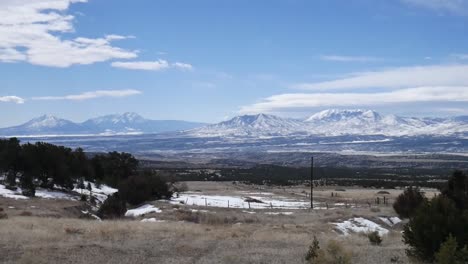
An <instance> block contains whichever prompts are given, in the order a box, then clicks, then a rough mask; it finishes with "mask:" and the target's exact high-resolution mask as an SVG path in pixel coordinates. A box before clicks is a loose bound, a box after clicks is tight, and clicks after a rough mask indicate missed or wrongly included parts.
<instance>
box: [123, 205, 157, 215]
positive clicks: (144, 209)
mask: <svg viewBox="0 0 468 264" xmlns="http://www.w3.org/2000/svg"><path fill="white" fill-rule="evenodd" d="M161 212H162V211H161V209H159V208H157V207H154V206H153V205H151V204H145V205H142V206H140V207H138V208H135V209H131V210H128V211H127V212H126V213H125V216H127V217H137V216H141V215H145V214H149V213H161Z"/></svg>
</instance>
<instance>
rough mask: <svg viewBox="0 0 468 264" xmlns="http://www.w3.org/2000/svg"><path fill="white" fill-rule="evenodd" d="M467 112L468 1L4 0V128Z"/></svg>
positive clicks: (0, 58) (0, 54)
mask: <svg viewBox="0 0 468 264" xmlns="http://www.w3.org/2000/svg"><path fill="white" fill-rule="evenodd" d="M327 108H366V109H375V110H377V111H381V112H385V113H395V114H400V115H418V116H421V115H423V116H449V115H464V114H468V0H352V1H340V0H317V1H309V0H256V1H251V0H249V1H247V0H239V1H219V0H212V1H208V0H197V1H182V0H172V1H155V0H140V1H124V0H112V1H111V0H87V1H86V0H48V1H41V0H6V1H2V2H1V3H0V111H1V112H2V113H3V114H2V115H1V116H0V126H10V125H15V124H18V123H21V122H24V121H27V120H29V119H31V118H33V117H36V116H38V115H41V114H52V115H57V116H60V117H63V118H67V119H71V120H74V121H84V120H85V119H87V118H90V117H95V116H99V115H105V114H112V113H123V112H129V111H130V112H137V113H140V114H141V115H143V116H145V117H147V118H152V119H183V120H191V121H203V122H217V121H222V120H224V119H226V118H229V117H233V116H235V115H238V114H247V113H258V112H265V113H273V114H278V115H282V116H291V117H302V116H307V115H310V114H312V113H314V112H316V111H319V110H322V109H327Z"/></svg>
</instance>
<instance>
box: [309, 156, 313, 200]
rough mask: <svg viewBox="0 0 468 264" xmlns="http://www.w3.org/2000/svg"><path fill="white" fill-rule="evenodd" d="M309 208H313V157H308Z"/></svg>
mask: <svg viewBox="0 0 468 264" xmlns="http://www.w3.org/2000/svg"><path fill="white" fill-rule="evenodd" d="M310 209H314V157H313V156H312V157H311V158H310Z"/></svg>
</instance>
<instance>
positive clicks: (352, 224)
mask: <svg viewBox="0 0 468 264" xmlns="http://www.w3.org/2000/svg"><path fill="white" fill-rule="evenodd" d="M334 225H336V229H338V230H339V231H340V232H341V233H343V235H345V236H347V235H349V234H350V232H353V233H370V232H374V231H377V232H378V233H379V235H380V236H383V235H386V234H388V232H389V231H388V229H385V228H383V227H381V226H380V225H379V224H376V223H374V222H372V221H370V220H368V219H365V218H362V217H355V218H352V219H349V220H347V221H344V222H342V223H335V224H334Z"/></svg>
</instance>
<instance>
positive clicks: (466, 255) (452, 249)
mask: <svg viewBox="0 0 468 264" xmlns="http://www.w3.org/2000/svg"><path fill="white" fill-rule="evenodd" d="M435 260H436V261H435V263H437V264H463V263H467V262H468V248H467V247H466V246H465V247H464V248H463V249H459V247H458V243H457V239H456V238H455V237H453V236H452V235H451V234H450V235H449V236H448V238H447V240H446V241H445V242H444V243H443V244H442V245H441V246H440V249H439V251H437V253H436V254H435Z"/></svg>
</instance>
